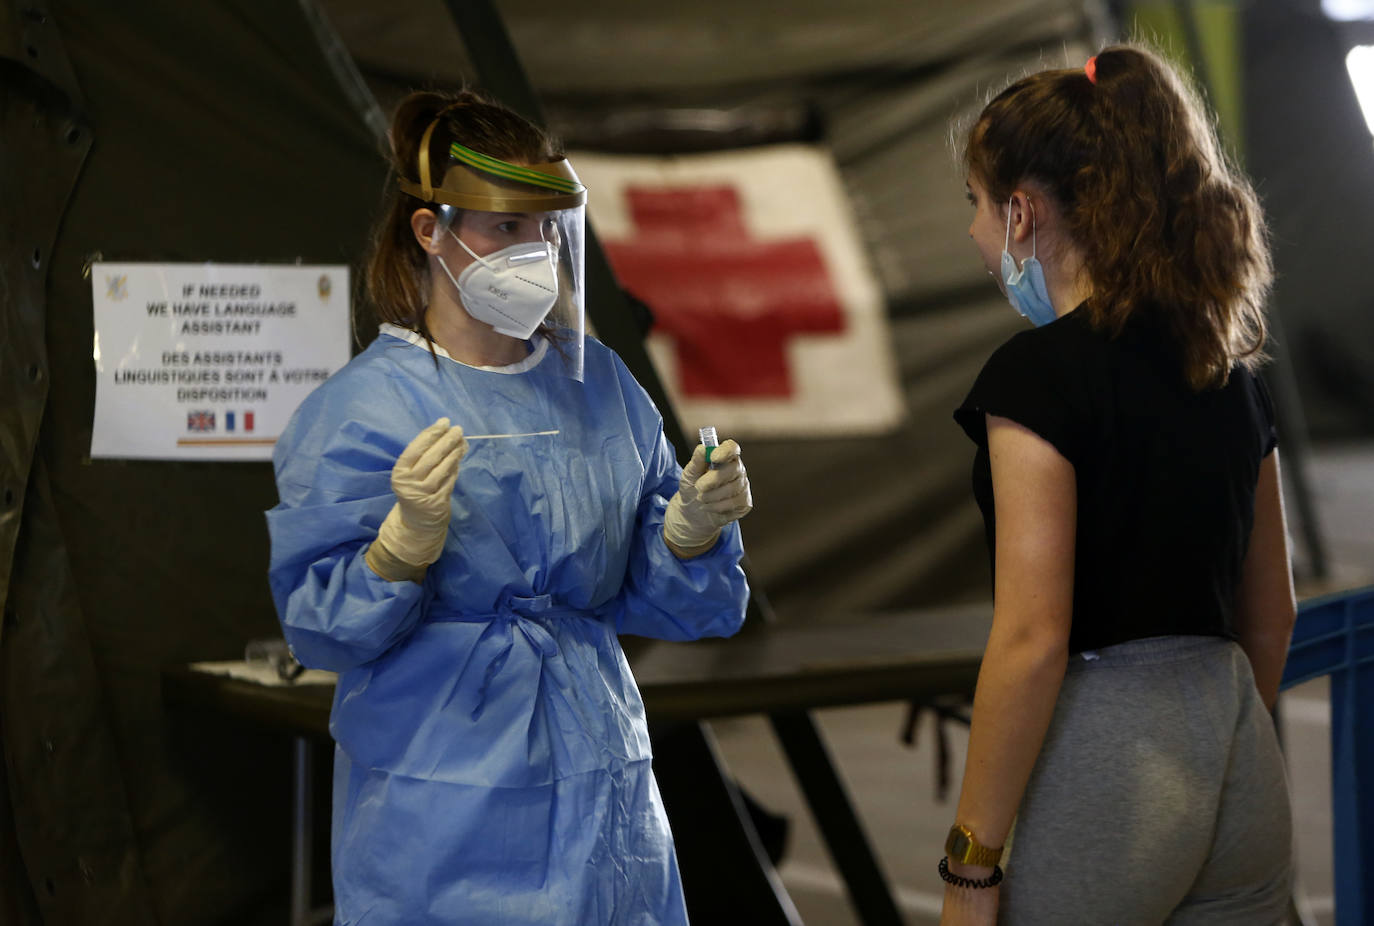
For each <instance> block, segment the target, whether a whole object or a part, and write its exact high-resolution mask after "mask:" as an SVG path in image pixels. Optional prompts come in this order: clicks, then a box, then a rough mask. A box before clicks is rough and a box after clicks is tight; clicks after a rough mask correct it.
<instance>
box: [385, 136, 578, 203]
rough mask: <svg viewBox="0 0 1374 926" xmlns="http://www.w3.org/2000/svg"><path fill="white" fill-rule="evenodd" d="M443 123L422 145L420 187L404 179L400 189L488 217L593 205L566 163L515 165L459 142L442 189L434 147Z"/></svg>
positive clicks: (454, 145) (451, 154)
mask: <svg viewBox="0 0 1374 926" xmlns="http://www.w3.org/2000/svg"><path fill="white" fill-rule="evenodd" d="M438 124H439V120H438V119H435V120H434V121H433V122H431V123H430V124H429V126H428V128H426V129H425V134H424V136H423V137H422V138H421V139H420V155H419V165H418V166H419V172H420V182H419V183H416V182H415V181H413V180H407V179H406V178H405V177H401V178H400V179H399V180H398V185H399V186H400V188H401V189H402V190H404V191H405V192H407V193H409V194H410V195H411V196H415V197H418V198H420V199H422V200H424V201H425V202H428V203H441V204H443V205H446V206H457V207H458V208H459V209H478V210H482V211H484V212H554V211H558V210H561V209H572V208H575V207H578V206H584V205H586V203H587V188H586V187H584V186H583V185H582V181H580V180H578V179H577V174H576V173H574V172H573V169H572V165H571V164H569V163H568V161H567V159H566V158H563V159H561V160H557V161H546V162H544V163H542V164H513V163H511V162H510V161H503V160H501V159H500V158H494V157H491V156H489V155H485V154H482V153H481V152H478V151H473V150H472V149H471V148H468V147H466V146H464V145H460V144H458V143H457V142H453V143H452V144H451V145H449V149H448V154H449V163H448V165H447V167H446V169H445V171H444V176H443V178H442V180H441V182H440V183H439V185H438V186H435V185H434V183H433V173H432V170H431V166H430V161H429V142H430V139H431V138H432V137H433V135H434V129H435V127H436V126H438Z"/></svg>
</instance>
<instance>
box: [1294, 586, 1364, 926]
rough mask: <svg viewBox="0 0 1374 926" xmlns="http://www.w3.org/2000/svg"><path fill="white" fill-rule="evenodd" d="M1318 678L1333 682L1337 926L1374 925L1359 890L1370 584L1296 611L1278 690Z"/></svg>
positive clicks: (1361, 880) (1361, 879) (1361, 883)
mask: <svg viewBox="0 0 1374 926" xmlns="http://www.w3.org/2000/svg"><path fill="white" fill-rule="evenodd" d="M1322 675H1330V676H1331V810H1332V814H1331V819H1332V824H1333V827H1332V828H1333V830H1334V839H1333V842H1334V846H1335V852H1334V856H1333V858H1334V866H1333V867H1334V872H1333V874H1334V879H1335V898H1334V899H1335V903H1336V924H1337V926H1351V924H1364V923H1371V924H1374V891H1372V890H1371V885H1367V884H1366V883H1365V877H1366V874H1365V872H1366V868H1365V856H1366V855H1368V856H1370V857H1371V860H1374V585H1371V586H1369V587H1367V588H1360V589H1355V590H1353V591H1348V592H1340V593H1338V594H1335V595H1326V596H1323V597H1321V598H1312V599H1308V600H1306V601H1303V602H1302V603H1300V604H1299V605H1298V620H1297V624H1296V625H1295V626H1294V628H1293V640H1292V643H1291V644H1290V645H1289V648H1288V663H1287V665H1286V666H1285V667H1284V670H1283V681H1282V683H1281V684H1280V689H1283V688H1289V687H1291V686H1293V685H1296V684H1298V683H1299V682H1305V681H1307V680H1308V679H1313V678H1317V677H1319V676H1322ZM1361 782H1363V783H1364V785H1365V787H1364V789H1363V790H1361V788H1360V783H1361Z"/></svg>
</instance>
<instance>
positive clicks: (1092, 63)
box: [1083, 55, 1097, 87]
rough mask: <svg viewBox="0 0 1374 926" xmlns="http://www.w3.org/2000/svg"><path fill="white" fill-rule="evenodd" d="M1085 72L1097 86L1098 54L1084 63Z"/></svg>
mask: <svg viewBox="0 0 1374 926" xmlns="http://www.w3.org/2000/svg"><path fill="white" fill-rule="evenodd" d="M1083 73H1084V74H1087V75H1088V80H1089V81H1090V82H1091V83H1092V85H1093V86H1094V87H1096V86H1097V55H1093V56H1092V57H1091V58H1089V59H1088V63H1087V64H1085V65H1083Z"/></svg>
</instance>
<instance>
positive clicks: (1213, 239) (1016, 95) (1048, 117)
mask: <svg viewBox="0 0 1374 926" xmlns="http://www.w3.org/2000/svg"><path fill="white" fill-rule="evenodd" d="M1095 64H1096V74H1095V80H1094V79H1090V78H1089V76H1088V74H1087V72H1086V71H1085V70H1083V69H1081V68H1073V69H1065V70H1048V71H1041V72H1039V73H1036V74H1032V75H1030V76H1028V77H1024V78H1022V79H1021V80H1018V81H1016V82H1015V83H1013V84H1012V85H1011V86H1010V87H1008V88H1007V89H1005V90H1003V91H1002V92H1001V93H1000V94H998V95H997V96H996V97H994V98H993V99H992V101H991V102H989V103H988V104H987V106H985V107H984V108H983V111H982V113H981V114H980V115H979V117H978V119H977V121H976V122H974V124H973V126H972V127H971V129H970V130H969V133H968V138H967V143H966V147H965V150H964V166H965V167H966V169H967V170H968V172H969V174H970V175H971V176H973V177H975V178H977V179H978V181H979V182H980V183H982V184H983V186H984V187H985V188H986V189H987V191H988V193H989V195H990V196H991V197H992V198H993V199H994V201H999V200H1000V201H1003V202H1005V201H1006V200H1007V199H1008V198H1009V197H1010V196H1011V194H1012V192H1013V191H1015V190H1016V189H1017V188H1018V186H1020V185H1021V184H1023V183H1026V182H1034V183H1036V184H1037V185H1039V186H1041V187H1042V188H1043V189H1044V190H1045V192H1046V193H1048V194H1049V195H1050V196H1052V197H1054V199H1055V201H1056V202H1057V203H1058V205H1059V207H1060V210H1061V213H1062V214H1063V215H1064V217H1065V223H1066V228H1067V232H1068V235H1069V238H1070V239H1071V240H1072V242H1073V244H1074V245H1075V246H1076V247H1077V248H1078V250H1079V252H1080V253H1081V254H1082V255H1083V259H1084V265H1083V272H1084V273H1085V274H1086V275H1087V277H1088V279H1089V280H1090V281H1091V283H1092V295H1091V296H1090V297H1089V298H1088V300H1087V301H1086V302H1085V304H1084V306H1083V311H1085V312H1086V314H1087V317H1088V321H1089V323H1090V324H1091V325H1092V326H1093V327H1094V328H1096V329H1098V330H1106V331H1107V332H1109V333H1110V334H1111V335H1112V336H1115V335H1116V334H1119V333H1120V332H1121V330H1122V328H1123V326H1124V325H1125V324H1126V321H1127V319H1129V318H1131V317H1133V316H1140V315H1149V316H1151V317H1153V318H1155V319H1156V320H1157V321H1159V322H1161V323H1162V324H1163V325H1164V326H1165V328H1166V330H1168V331H1169V333H1170V334H1171V336H1172V340H1173V342H1174V343H1175V344H1176V345H1177V347H1178V349H1179V351H1180V355H1181V360H1182V363H1183V368H1184V372H1185V375H1186V376H1187V379H1188V383H1189V385H1191V386H1192V388H1193V389H1195V390H1199V391H1200V390H1203V389H1206V388H1209V387H1218V386H1222V385H1224V384H1225V383H1226V381H1227V378H1228V377H1229V375H1230V372H1231V369H1232V368H1233V367H1234V366H1235V365H1236V364H1238V363H1239V364H1242V365H1244V366H1246V367H1248V368H1250V369H1255V368H1257V367H1258V366H1259V364H1260V363H1261V362H1263V360H1264V354H1263V348H1264V342H1265V337H1266V326H1265V321H1264V299H1265V296H1266V294H1267V293H1268V290H1269V286H1270V283H1271V281H1272V279H1273V265H1272V263H1271V259H1270V255H1269V244H1268V232H1267V230H1266V227H1265V223H1264V216H1263V213H1262V212H1261V209H1260V205H1259V200H1258V198H1257V197H1256V195H1255V192H1254V190H1253V189H1252V188H1251V186H1250V183H1249V181H1248V180H1247V179H1246V178H1245V176H1244V175H1243V174H1242V173H1241V172H1240V171H1239V170H1238V169H1237V168H1236V167H1235V166H1234V165H1232V164H1231V163H1230V161H1229V159H1228V158H1227V157H1226V155H1225V153H1224V152H1223V150H1222V148H1221V145H1220V144H1219V143H1218V141H1217V136H1216V132H1215V130H1214V128H1213V126H1212V124H1211V122H1210V121H1209V119H1208V117H1207V115H1206V113H1207V110H1206V109H1205V107H1204V106H1203V105H1202V103H1201V102H1200V100H1199V99H1198V96H1197V94H1196V93H1195V92H1194V91H1193V89H1192V88H1191V87H1190V86H1189V85H1188V83H1187V82H1186V81H1185V80H1184V79H1183V78H1182V77H1181V76H1180V75H1179V74H1178V73H1177V72H1176V71H1175V70H1174V68H1173V67H1171V66H1170V65H1169V64H1168V63H1167V62H1166V61H1165V60H1164V58H1163V57H1162V56H1160V55H1159V54H1157V53H1156V52H1154V51H1151V50H1150V49H1148V48H1146V47H1143V46H1141V45H1137V44H1123V45H1113V46H1110V47H1108V48H1105V49H1103V50H1102V51H1101V52H1099V53H1098V54H1097V56H1096V62H1095Z"/></svg>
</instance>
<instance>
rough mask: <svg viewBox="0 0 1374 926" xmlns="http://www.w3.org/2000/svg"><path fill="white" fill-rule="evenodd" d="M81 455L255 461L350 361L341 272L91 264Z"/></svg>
mask: <svg viewBox="0 0 1374 926" xmlns="http://www.w3.org/2000/svg"><path fill="white" fill-rule="evenodd" d="M91 296H92V301H93V303H94V313H95V348H94V359H95V369H96V391H95V425H94V429H93V431H92V433H91V456H92V457H93V458H97V457H123V458H136V459H153V460H266V459H271V456H272V445H273V444H274V443H276V439H277V437H278V435H280V434H281V431H282V429H283V428H285V427H286V423H287V421H288V420H289V419H290V417H291V413H292V412H293V411H295V409H296V406H297V405H299V404H300V402H301V400H302V399H304V398H305V396H306V395H307V394H308V393H309V392H310V391H311V390H312V389H314V388H315V387H316V386H318V385H319V384H320V383H322V382H324V381H325V380H326V379H328V378H329V376H330V374H332V373H334V371H336V370H338V369H339V368H340V367H341V366H343V365H344V364H345V363H347V362H348V358H349V279H348V267H347V266H342V265H316V266H300V265H268V264H117V263H97V264H92V265H91Z"/></svg>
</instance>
